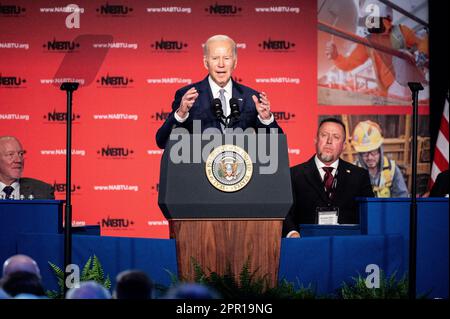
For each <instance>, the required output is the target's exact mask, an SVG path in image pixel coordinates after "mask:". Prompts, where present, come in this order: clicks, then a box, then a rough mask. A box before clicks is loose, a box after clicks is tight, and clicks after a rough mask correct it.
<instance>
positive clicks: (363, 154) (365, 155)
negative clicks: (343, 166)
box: [361, 150, 380, 158]
mask: <svg viewBox="0 0 450 319" xmlns="http://www.w3.org/2000/svg"><path fill="white" fill-rule="evenodd" d="M369 155H371V156H372V157H375V156H378V155H380V152H379V151H378V150H375V151H370V152H363V153H361V156H362V157H364V158H367V157H369Z"/></svg>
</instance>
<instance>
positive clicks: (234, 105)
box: [230, 97, 241, 121]
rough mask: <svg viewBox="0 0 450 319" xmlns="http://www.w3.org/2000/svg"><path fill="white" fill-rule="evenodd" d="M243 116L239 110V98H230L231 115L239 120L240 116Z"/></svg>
mask: <svg viewBox="0 0 450 319" xmlns="http://www.w3.org/2000/svg"><path fill="white" fill-rule="evenodd" d="M240 116H241V112H240V111H239V104H238V100H237V99H236V98H234V97H232V98H231V99H230V117H231V118H232V119H233V120H235V121H237V120H239V117H240Z"/></svg>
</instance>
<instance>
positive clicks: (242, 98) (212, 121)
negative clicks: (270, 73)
mask: <svg viewBox="0 0 450 319" xmlns="http://www.w3.org/2000/svg"><path fill="white" fill-rule="evenodd" d="M194 86H195V87H196V89H197V91H198V93H199V95H198V97H197V99H196V100H195V103H194V105H193V106H192V108H191V110H190V111H189V117H188V119H187V120H186V121H185V122H183V123H179V122H178V121H177V120H176V119H175V116H174V113H175V111H176V110H177V109H178V107H179V106H180V102H181V98H182V97H183V95H184V94H185V93H186V91H188V90H189V89H190V88H192V87H194ZM252 95H256V96H257V97H258V98H259V93H258V92H257V91H255V90H253V89H251V88H249V87H247V86H244V85H241V84H239V83H236V82H235V81H233V93H232V96H233V97H234V98H236V99H237V100H238V104H239V110H240V112H241V116H240V118H239V121H236V122H235V123H233V125H231V127H232V128H238V127H240V128H242V129H243V130H245V129H247V128H249V127H252V128H254V129H255V130H257V129H258V128H266V129H270V128H278V133H283V131H282V129H281V128H280V127H279V126H278V124H277V122H276V121H273V122H272V123H271V124H270V125H264V124H263V123H261V121H260V120H259V119H258V117H257V115H258V112H257V111H256V106H255V102H253V99H252ZM212 100H213V95H212V92H211V88H210V86H209V82H208V77H206V78H205V79H204V80H203V81H201V82H197V83H193V84H190V85H188V86H185V87H183V88H181V89H179V90H178V91H177V92H176V93H175V99H174V101H173V103H172V112H170V114H169V116H168V117H167V119H166V121H165V122H164V124H163V125H162V126H161V127H160V128H159V130H158V132H157V133H156V144H158V146H159V147H160V148H165V147H166V143H167V141H168V140H169V136H170V133H171V132H172V129H174V128H176V127H184V128H186V129H187V130H188V131H189V132H190V133H192V127H193V125H192V123H193V122H192V121H193V120H200V121H201V125H202V132H203V131H204V130H205V129H207V128H210V127H215V128H217V129H219V130H221V127H220V122H219V121H218V120H217V118H216V116H215V115H214V112H213V109H212V106H211V103H212Z"/></svg>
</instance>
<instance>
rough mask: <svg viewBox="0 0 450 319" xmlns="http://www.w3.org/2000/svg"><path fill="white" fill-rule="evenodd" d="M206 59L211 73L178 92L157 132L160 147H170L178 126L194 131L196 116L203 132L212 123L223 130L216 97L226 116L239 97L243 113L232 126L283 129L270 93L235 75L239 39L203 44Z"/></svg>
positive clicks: (222, 38)
mask: <svg viewBox="0 0 450 319" xmlns="http://www.w3.org/2000/svg"><path fill="white" fill-rule="evenodd" d="M203 63H204V66H205V68H206V69H207V70H208V72H209V75H208V76H207V77H206V78H205V79H204V80H203V81H201V82H197V83H193V84H190V85H188V86H185V87H183V88H181V89H179V90H178V91H177V92H176V93H175V98H174V101H173V103H172V112H171V113H170V114H169V116H168V117H167V119H166V121H165V122H164V123H163V125H162V126H161V127H160V129H159V130H158V132H157V133H156V143H157V144H158V146H159V147H160V148H165V147H166V143H167V141H168V139H169V136H170V133H171V132H172V129H174V128H176V127H183V128H186V129H187V130H188V131H189V132H190V133H193V126H194V125H193V123H194V121H196V120H197V121H198V123H200V124H201V132H203V131H204V130H205V129H207V128H211V127H214V128H216V129H217V130H218V132H219V133H220V132H223V129H224V128H223V126H222V125H221V123H220V121H219V120H218V119H217V117H216V115H215V112H214V110H213V107H212V102H213V100H214V99H220V101H221V104H222V109H223V114H224V115H225V116H229V114H230V112H231V106H230V99H231V98H234V99H236V101H237V104H238V107H239V111H240V117H239V119H238V120H236V121H234V122H232V123H231V124H230V125H229V127H230V128H242V129H243V130H245V129H247V128H249V127H251V128H254V129H258V128H266V129H270V128H277V129H278V130H279V132H282V131H281V128H280V127H279V126H278V124H277V122H276V121H275V119H274V116H273V114H272V113H271V112H270V101H269V99H268V97H267V95H266V93H264V92H261V93H258V92H257V91H255V90H253V89H251V88H249V87H246V86H244V85H241V84H239V83H236V82H235V81H233V79H232V78H231V75H232V73H233V71H234V69H235V68H236V64H237V50H236V43H235V42H234V41H233V40H232V39H231V38H229V37H228V36H226V35H215V36H212V37H211V38H209V39H208V40H207V41H206V43H205V46H204V48H203ZM201 132H198V133H201Z"/></svg>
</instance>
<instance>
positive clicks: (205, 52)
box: [203, 34, 237, 57]
mask: <svg viewBox="0 0 450 319" xmlns="http://www.w3.org/2000/svg"><path fill="white" fill-rule="evenodd" d="M214 41H229V42H230V43H231V46H232V50H233V55H234V56H235V57H237V48H236V42H234V40H233V39H232V38H230V37H229V36H227V35H223V34H216V35H213V36H212V37H210V38H209V39H208V40H206V42H205V45H204V46H203V56H208V54H209V52H208V48H209V44H210V43H211V42H214Z"/></svg>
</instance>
